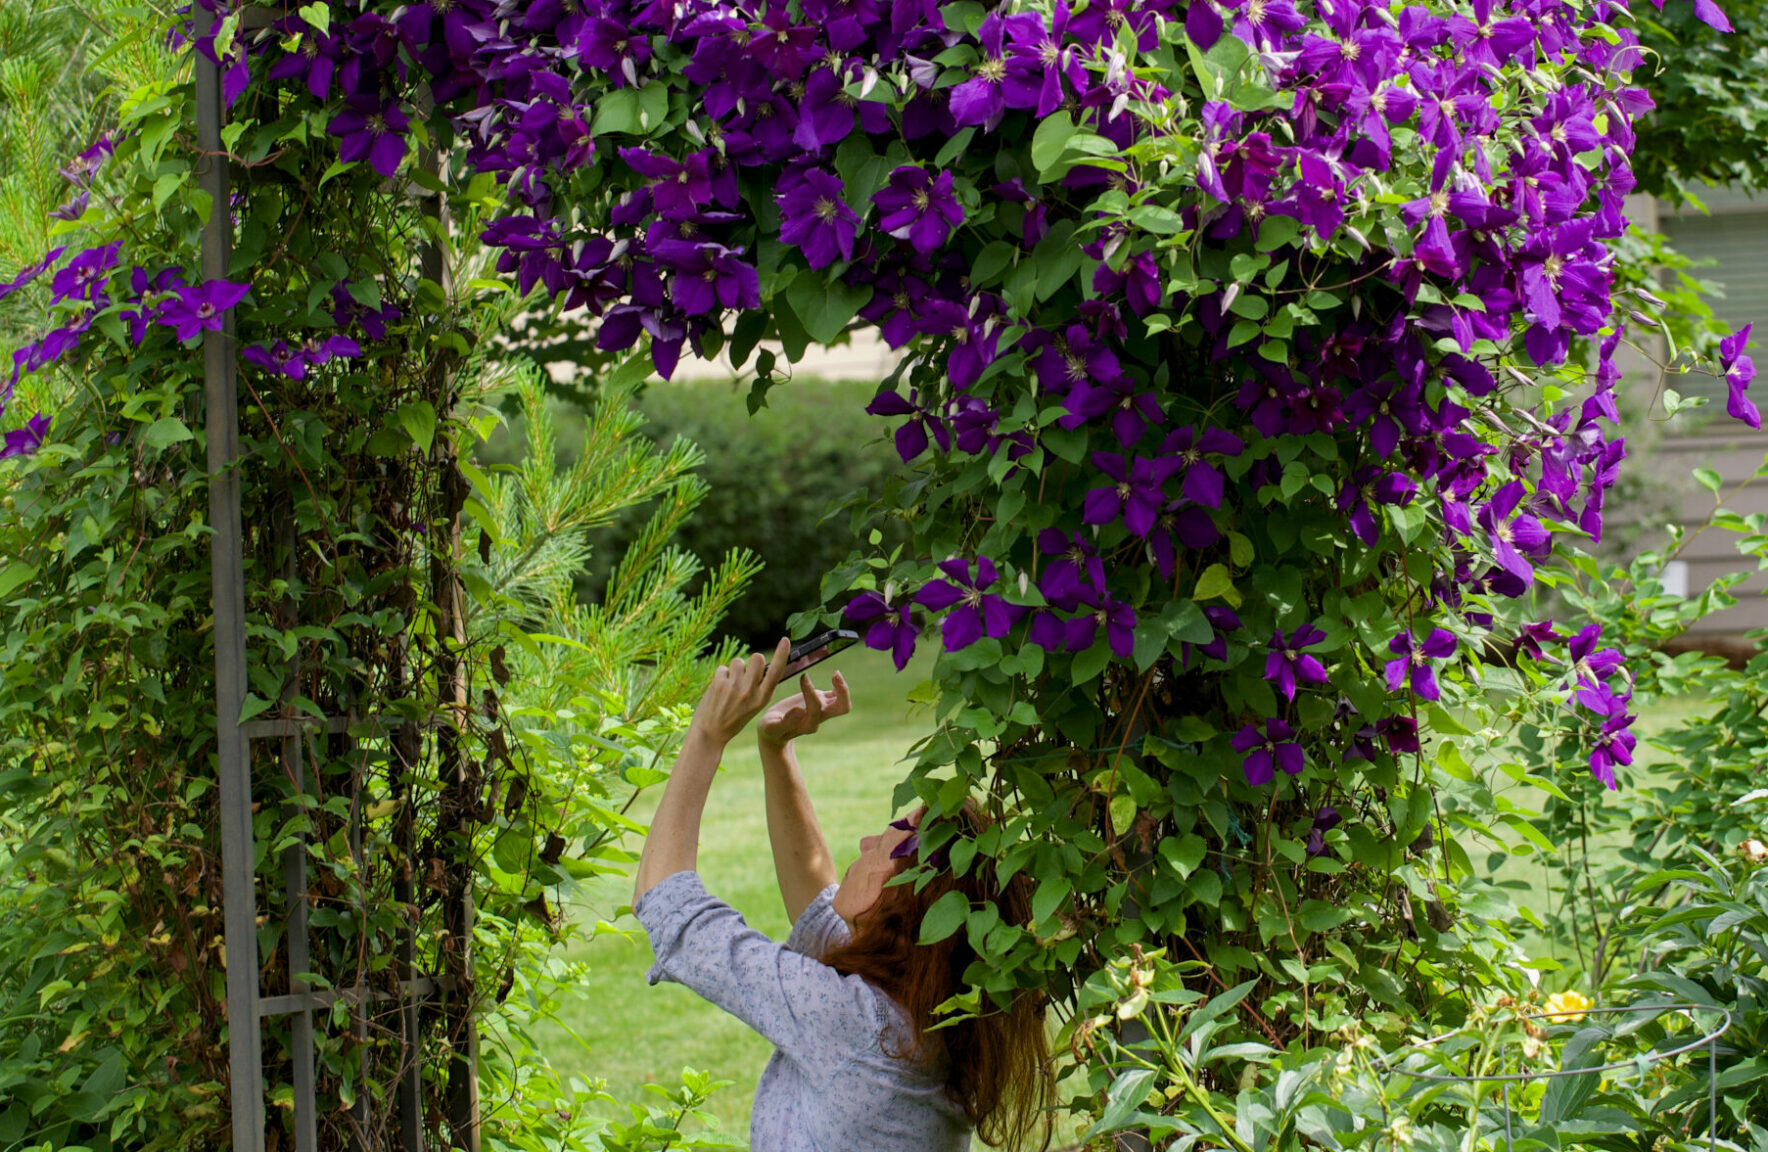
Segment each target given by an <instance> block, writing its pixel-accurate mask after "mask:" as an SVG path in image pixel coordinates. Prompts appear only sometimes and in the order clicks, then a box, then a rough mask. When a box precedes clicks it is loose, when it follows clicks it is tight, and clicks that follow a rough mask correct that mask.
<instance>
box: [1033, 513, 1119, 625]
mask: <svg viewBox="0 0 1768 1152" xmlns="http://www.w3.org/2000/svg"><path fill="white" fill-rule="evenodd" d="M1037 547H1038V551H1039V552H1041V553H1043V554H1044V555H1045V556H1054V557H1056V559H1054V560H1052V561H1050V562H1049V563H1048V564H1046V565H1044V570H1043V571H1042V572H1041V573H1040V574H1039V575H1038V578H1037V586H1038V591H1040V592H1042V593H1043V594H1044V599H1046V600H1048V601H1049V602H1050V603H1052V604H1054V605H1056V607H1058V608H1061V609H1063V610H1065V611H1073V609H1074V606H1075V605H1076V604H1078V603H1080V597H1081V593H1082V592H1083V591H1085V590H1086V589H1087V588H1089V587H1090V588H1093V589H1095V590H1098V589H1103V588H1104V587H1105V564H1104V562H1103V561H1101V560H1100V559H1099V552H1098V550H1097V549H1096V548H1094V547H1092V546H1091V545H1090V544H1088V543H1087V542H1086V541H1085V540H1084V539H1082V538H1081V534H1080V533H1079V532H1063V531H1062V530H1060V529H1058V528H1045V529H1044V530H1043V531H1041V532H1039V533H1038V534H1037ZM1083 580H1084V582H1083Z"/></svg>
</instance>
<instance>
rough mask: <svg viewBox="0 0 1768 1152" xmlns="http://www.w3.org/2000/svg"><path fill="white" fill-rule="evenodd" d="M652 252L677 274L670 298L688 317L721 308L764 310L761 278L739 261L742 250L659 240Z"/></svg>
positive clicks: (671, 281)
mask: <svg viewBox="0 0 1768 1152" xmlns="http://www.w3.org/2000/svg"><path fill="white" fill-rule="evenodd" d="M650 248H651V255H653V256H655V257H656V258H657V261H658V263H660V264H664V265H666V266H668V267H669V268H671V269H673V270H674V275H673V276H672V277H671V278H670V281H669V296H670V299H672V300H674V301H675V306H676V307H677V308H680V309H681V310H682V311H683V312H685V313H687V314H688V315H689V316H701V315H704V314H706V313H708V312H711V311H713V310H715V309H718V308H759V307H761V274H760V273H759V272H758V271H757V270H756V268H755V265H753V264H750V263H748V262H747V261H745V260H742V259H740V257H741V256H742V254H743V250H742V249H741V248H726V247H725V246H724V245H722V244H714V243H711V242H707V243H701V244H696V243H693V242H692V241H689V240H659V241H657V242H656V243H655V244H652V245H651V246H650Z"/></svg>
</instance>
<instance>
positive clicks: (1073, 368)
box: [1062, 352, 1087, 380]
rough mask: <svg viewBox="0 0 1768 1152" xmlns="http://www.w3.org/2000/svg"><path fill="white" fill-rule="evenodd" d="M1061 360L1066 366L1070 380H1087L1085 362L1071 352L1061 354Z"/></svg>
mask: <svg viewBox="0 0 1768 1152" xmlns="http://www.w3.org/2000/svg"><path fill="white" fill-rule="evenodd" d="M1062 359H1063V361H1064V362H1065V363H1066V364H1067V365H1068V378H1069V379H1070V380H1085V379H1086V378H1087V362H1086V361H1085V360H1082V359H1081V358H1080V357H1079V356H1076V355H1075V354H1074V353H1072V352H1065V353H1063V355H1062Z"/></svg>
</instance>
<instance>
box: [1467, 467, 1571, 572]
mask: <svg viewBox="0 0 1768 1152" xmlns="http://www.w3.org/2000/svg"><path fill="white" fill-rule="evenodd" d="M1522 498H1523V486H1522V481H1520V480H1512V481H1511V482H1510V483H1508V484H1506V485H1504V486H1503V487H1502V488H1500V489H1498V491H1497V493H1496V494H1495V495H1493V497H1492V499H1491V500H1490V501H1488V502H1487V504H1486V506H1485V507H1484V508H1481V509H1480V513H1479V522H1480V526H1481V527H1482V528H1484V529H1485V530H1486V532H1487V534H1488V535H1490V537H1491V540H1492V549H1493V551H1494V553H1495V554H1496V557H1497V560H1498V566H1499V567H1500V568H1502V569H1504V571H1506V572H1508V573H1510V574H1511V575H1512V576H1514V577H1516V578H1517V579H1518V580H1520V581H1522V583H1523V586H1524V587H1527V586H1529V585H1531V584H1533V583H1534V581H1535V567H1534V565H1533V564H1530V563H1529V561H1528V559H1527V557H1530V556H1533V557H1537V558H1538V557H1541V556H1545V555H1546V554H1547V550H1548V549H1549V548H1550V547H1551V546H1552V543H1553V541H1552V537H1550V536H1549V535H1548V534H1547V529H1546V528H1544V527H1542V525H1541V522H1540V521H1539V520H1537V519H1535V518H1534V517H1533V516H1530V515H1528V514H1527V513H1526V512H1525V513H1521V514H1516V515H1513V513H1516V507H1517V505H1518V504H1519V503H1520V502H1521V501H1522Z"/></svg>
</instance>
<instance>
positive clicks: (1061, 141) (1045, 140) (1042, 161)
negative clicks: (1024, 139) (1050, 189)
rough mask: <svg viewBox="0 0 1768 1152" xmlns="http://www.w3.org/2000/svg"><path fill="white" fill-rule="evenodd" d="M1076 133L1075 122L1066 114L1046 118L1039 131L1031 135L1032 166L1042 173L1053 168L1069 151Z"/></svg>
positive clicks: (1040, 124)
mask: <svg viewBox="0 0 1768 1152" xmlns="http://www.w3.org/2000/svg"><path fill="white" fill-rule="evenodd" d="M1075 131H1076V129H1075V127H1074V121H1073V120H1071V119H1069V116H1068V113H1066V112H1057V113H1055V114H1053V115H1051V116H1047V117H1045V118H1044V119H1043V121H1042V122H1040V123H1039V124H1038V126H1037V131H1036V132H1033V133H1032V135H1031V163H1032V166H1033V167H1035V168H1037V169H1038V171H1040V172H1042V171H1043V170H1044V169H1046V168H1050V167H1053V166H1054V165H1055V163H1056V161H1057V160H1059V159H1060V158H1061V156H1062V153H1063V152H1064V151H1066V150H1067V148H1068V139H1069V137H1071V136H1073V135H1074V134H1075ZM1046 182H1047V181H1046Z"/></svg>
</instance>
